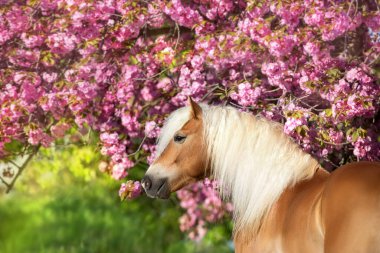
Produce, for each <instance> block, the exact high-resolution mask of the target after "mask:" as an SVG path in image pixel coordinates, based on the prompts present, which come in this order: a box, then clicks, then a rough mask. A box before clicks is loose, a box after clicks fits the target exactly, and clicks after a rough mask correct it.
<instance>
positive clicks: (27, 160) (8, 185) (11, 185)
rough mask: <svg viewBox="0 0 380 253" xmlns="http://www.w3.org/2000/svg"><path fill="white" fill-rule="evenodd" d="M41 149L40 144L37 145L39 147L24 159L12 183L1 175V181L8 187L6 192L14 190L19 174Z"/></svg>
mask: <svg viewBox="0 0 380 253" xmlns="http://www.w3.org/2000/svg"><path fill="white" fill-rule="evenodd" d="M39 149H40V146H37V147H35V148H34V150H33V152H32V153H31V154H29V156H28V158H27V159H26V160H25V161H24V163H23V164H22V165H21V166H20V167H18V171H17V173H16V175H15V176H14V178H13V179H12V181H11V182H10V183H7V182H5V180H4V179H3V178H1V177H0V179H1V181H2V182H3V183H4V184H5V186H6V187H7V189H6V191H5V193H9V192H10V191H11V190H12V188H13V186H14V185H15V183H16V181H17V179H18V178H19V176H20V175H21V173H22V172H23V171H24V169H25V168H26V166H27V165H28V163H29V162H30V160H31V159H32V158H33V156H34V155H35V154H36V153H37V152H38V150H39Z"/></svg>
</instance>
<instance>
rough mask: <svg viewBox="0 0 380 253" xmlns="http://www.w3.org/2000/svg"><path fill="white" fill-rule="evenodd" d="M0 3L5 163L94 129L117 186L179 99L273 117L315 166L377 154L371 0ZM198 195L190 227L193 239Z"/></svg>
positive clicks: (132, 192)
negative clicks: (41, 147)
mask: <svg viewBox="0 0 380 253" xmlns="http://www.w3.org/2000/svg"><path fill="white" fill-rule="evenodd" d="M1 3H2V5H1V9H0V45H1V47H2V49H1V52H0V89H1V92H0V155H1V156H2V157H3V158H4V159H12V158H14V157H15V156H16V157H17V155H19V154H23V153H28V152H32V153H35V149H34V148H33V147H38V146H41V145H42V146H44V147H49V146H51V145H52V143H53V142H54V141H55V140H59V139H61V138H63V137H64V136H65V134H67V133H70V134H71V135H72V138H71V141H72V142H78V141H79V142H80V143H83V142H84V141H83V139H84V137H83V136H86V134H87V133H90V134H91V133H95V134H94V135H95V136H99V142H98V143H99V145H100V147H101V148H100V151H101V154H102V155H103V156H104V159H107V160H106V161H105V162H106V163H107V164H106V165H105V164H104V163H103V166H102V169H103V170H104V171H105V172H107V173H109V174H110V175H111V176H112V177H113V178H115V179H117V180H121V179H123V178H125V177H127V176H128V174H133V173H132V171H133V170H131V168H140V169H141V168H145V167H146V163H145V162H146V160H147V161H148V163H150V162H151V161H152V160H153V159H154V150H155V147H154V139H155V137H157V135H158V134H159V127H160V125H161V124H162V122H163V119H164V118H165V116H166V115H167V114H168V113H169V112H171V111H172V110H174V109H175V108H177V107H179V106H183V105H184V104H185V101H186V98H187V96H192V97H193V98H194V99H195V100H197V101H204V102H207V103H213V104H229V105H233V106H236V107H238V108H241V109H242V110H247V111H251V112H252V113H254V114H260V115H263V116H264V117H267V118H268V119H271V120H275V121H280V122H283V123H284V131H285V132H286V133H287V134H288V135H290V136H291V137H293V138H294V139H295V141H297V142H298V143H299V144H300V146H301V147H302V148H303V149H304V150H305V151H306V152H309V153H310V154H312V155H314V156H315V157H316V158H318V159H319V160H320V162H321V163H323V164H324V166H325V167H326V168H328V169H333V168H335V167H337V166H339V165H340V164H344V163H347V162H350V161H355V160H379V157H380V147H379V145H380V144H379V127H380V126H379V124H380V121H379V116H378V115H379V97H380V96H379V95H380V87H379V83H378V77H379V70H378V66H379V51H380V47H379V45H380V42H379V41H380V40H379V38H378V32H379V26H380V13H379V10H378V3H377V1H376V0H369V1H352V0H341V1H322V0H313V1H312V0H306V1H303V0H302V1H301V0H294V1H285V0H269V1H260V0H247V1H243V0H221V1H215V0H202V1H201V0H189V1H185V0H182V1H181V0H154V1H140V0H133V1H126V0H109V1H87V0H74V1H68V0H58V1H52V0H20V1H8V0H2V1H1ZM128 154H129V155H128ZM20 167H21V168H20V170H19V171H22V168H24V166H20ZM136 170H138V169H136ZM6 172H7V173H5V174H4V173H3V176H5V177H9V178H12V176H13V174H12V171H6ZM15 177H16V178H17V174H16V176H15ZM130 178H132V179H133V177H130ZM2 179H3V178H2ZM3 182H5V183H7V181H6V179H3ZM12 182H14V181H12ZM12 182H11V183H9V188H11V186H12V185H13V183H12ZM193 189H201V188H200V187H194V188H193ZM126 191H127V192H126ZM140 191H141V189H140V188H139V184H138V183H137V182H135V183H134V184H133V185H131V183H129V184H128V187H127V186H126V185H124V186H123V190H122V192H124V193H123V194H124V195H123V196H130V197H135V196H136V195H138V193H139V192H140ZM204 200H205V199H204V198H199V199H198V201H195V202H193V205H192V206H191V210H190V211H191V212H190V213H189V212H187V214H186V215H189V216H188V217H187V218H186V219H184V220H187V221H191V222H190V223H189V224H187V225H186V226H184V227H186V228H187V229H186V230H188V231H189V232H190V233H191V232H192V231H191V230H192V229H193V228H195V231H196V234H203V233H201V231H200V230H202V229H204V227H205V226H204V224H207V222H206V221H205V218H204V217H203V216H202V215H203V214H204V212H203V211H202V210H209V209H210V207H209V206H207V205H206V204H204V203H203V202H204ZM205 202H206V201H205ZM207 203H216V202H213V201H207ZM186 206H188V207H189V205H186ZM189 208H190V207H189ZM211 209H212V208H211ZM199 210H201V211H199ZM221 212H223V211H221ZM194 215H196V216H197V218H196V219H194V218H191V217H190V216H194ZM223 216H224V215H219V216H218V217H223Z"/></svg>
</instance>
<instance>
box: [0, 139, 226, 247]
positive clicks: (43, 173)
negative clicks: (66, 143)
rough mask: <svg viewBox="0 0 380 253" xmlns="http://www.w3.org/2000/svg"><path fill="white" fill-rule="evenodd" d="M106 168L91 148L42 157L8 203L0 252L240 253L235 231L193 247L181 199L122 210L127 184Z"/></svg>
mask: <svg viewBox="0 0 380 253" xmlns="http://www.w3.org/2000/svg"><path fill="white" fill-rule="evenodd" d="M99 161H100V156H99V155H98V152H96V151H95V150H94V148H93V147H91V146H87V147H80V148H79V147H76V146H70V147H65V148H64V149H59V148H55V149H48V150H46V149H42V150H41V151H40V152H39V155H37V157H36V158H34V159H33V161H32V162H31V163H30V164H29V165H28V168H27V169H26V170H25V171H24V174H23V175H22V177H21V178H20V180H19V181H18V182H17V183H16V186H15V189H14V190H13V191H12V192H11V193H10V194H7V195H5V194H3V195H0V221H1V222H0V252H1V253H29V252H30V253H35V252H36V253H60V252H64V253H74V252H75V253H82V252H83V253H86V252H89V253H105V252H112V253H117V252H132V253H139V252H141V253H145V252H146V253H148V252H149V253H150V252H155V253H160V252H169V253H170V252H176V253H177V252H180V253H182V252H184V253H186V252H218V253H224V252H232V249H231V241H230V240H229V238H230V233H231V231H230V230H231V225H230V223H228V222H226V223H224V224H217V225H215V226H213V227H212V228H211V230H210V231H209V233H208V234H207V236H206V238H205V239H204V240H203V241H202V242H198V243H197V242H192V241H190V240H188V239H187V238H186V235H185V234H183V233H181V232H180V230H179V228H178V218H179V217H180V215H181V209H180V207H179V205H178V201H177V199H176V198H175V197H174V196H172V197H171V198H170V199H169V201H163V200H151V199H148V198H146V197H144V196H143V197H140V198H139V199H137V200H133V201H127V202H120V200H119V198H118V194H117V191H118V187H119V184H118V183H117V182H115V181H114V180H112V179H111V178H110V177H108V176H107V175H104V174H102V173H100V172H98V170H97V166H98V163H99ZM134 171H139V170H134Z"/></svg>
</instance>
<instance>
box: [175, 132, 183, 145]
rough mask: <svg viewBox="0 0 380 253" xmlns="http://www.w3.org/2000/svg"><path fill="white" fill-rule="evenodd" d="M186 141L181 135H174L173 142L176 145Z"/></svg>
mask: <svg viewBox="0 0 380 253" xmlns="http://www.w3.org/2000/svg"><path fill="white" fill-rule="evenodd" d="M185 139H186V136H183V135H178V134H176V135H174V142H177V143H183V142H184V141H185Z"/></svg>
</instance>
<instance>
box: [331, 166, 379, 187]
mask: <svg viewBox="0 0 380 253" xmlns="http://www.w3.org/2000/svg"><path fill="white" fill-rule="evenodd" d="M374 186H379V187H375V188H379V189H380V163H378V162H364V161H363V162H354V163H349V164H346V165H343V166H341V167H340V168H338V169H336V170H335V171H334V172H333V173H331V175H330V178H329V179H328V181H327V190H332V191H336V190H338V189H341V188H347V189H346V190H347V191H348V192H351V191H354V190H374Z"/></svg>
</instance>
